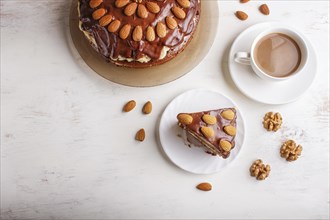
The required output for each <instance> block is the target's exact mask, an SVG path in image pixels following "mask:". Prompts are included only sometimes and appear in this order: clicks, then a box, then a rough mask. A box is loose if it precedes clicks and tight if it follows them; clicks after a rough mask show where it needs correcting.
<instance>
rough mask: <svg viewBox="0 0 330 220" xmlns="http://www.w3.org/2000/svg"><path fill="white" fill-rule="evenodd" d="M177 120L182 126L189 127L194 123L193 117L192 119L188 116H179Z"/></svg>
mask: <svg viewBox="0 0 330 220" xmlns="http://www.w3.org/2000/svg"><path fill="white" fill-rule="evenodd" d="M177 119H178V120H179V122H180V123H181V124H184V125H189V124H191V123H192V122H193V117H191V116H190V115H188V114H179V115H178V116H177Z"/></svg>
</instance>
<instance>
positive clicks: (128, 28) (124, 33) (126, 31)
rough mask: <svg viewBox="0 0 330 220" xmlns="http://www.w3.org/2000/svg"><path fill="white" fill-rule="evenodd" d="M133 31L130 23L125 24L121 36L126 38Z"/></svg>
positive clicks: (120, 32)
mask: <svg viewBox="0 0 330 220" xmlns="http://www.w3.org/2000/svg"><path fill="white" fill-rule="evenodd" d="M130 32H131V25H130V24H125V25H124V26H123V27H122V28H121V29H120V31H119V37H120V38H121V39H123V40H125V39H126V38H127V37H128V35H129V33H130Z"/></svg>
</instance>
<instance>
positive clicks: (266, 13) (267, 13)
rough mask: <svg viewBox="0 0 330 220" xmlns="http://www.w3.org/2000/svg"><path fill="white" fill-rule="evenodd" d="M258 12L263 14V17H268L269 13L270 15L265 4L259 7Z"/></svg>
mask: <svg viewBox="0 0 330 220" xmlns="http://www.w3.org/2000/svg"><path fill="white" fill-rule="evenodd" d="M259 10H260V12H261V13H263V14H264V15H269V13H270V11H269V8H268V5H267V4H262V5H260V7H259Z"/></svg>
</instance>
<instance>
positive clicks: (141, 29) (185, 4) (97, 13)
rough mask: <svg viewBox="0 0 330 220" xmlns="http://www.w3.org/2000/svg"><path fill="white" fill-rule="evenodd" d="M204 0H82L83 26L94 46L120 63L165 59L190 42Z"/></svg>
mask: <svg viewBox="0 0 330 220" xmlns="http://www.w3.org/2000/svg"><path fill="white" fill-rule="evenodd" d="M200 13H201V0H78V14H79V28H80V30H81V31H82V32H83V33H84V35H85V36H86V38H87V40H88V41H89V43H90V44H91V46H92V47H93V48H94V49H95V50H96V51H97V52H98V53H99V54H101V55H102V56H103V57H104V58H105V59H106V60H107V61H109V62H112V63H114V64H116V65H118V66H126V67H136V68H143V67H149V66H154V65H159V64H162V63H165V62H167V61H169V60H171V59H173V58H174V57H176V56H177V55H178V54H179V53H180V52H182V51H183V50H184V48H185V47H186V46H187V45H188V43H189V42H190V40H191V39H192V37H193V35H194V33H195V30H196V28H197V25H198V22H199V19H200Z"/></svg>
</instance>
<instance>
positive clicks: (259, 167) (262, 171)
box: [250, 159, 270, 180]
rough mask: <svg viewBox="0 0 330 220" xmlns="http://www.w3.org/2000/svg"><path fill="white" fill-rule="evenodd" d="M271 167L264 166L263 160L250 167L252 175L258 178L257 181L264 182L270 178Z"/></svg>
mask: <svg viewBox="0 0 330 220" xmlns="http://www.w3.org/2000/svg"><path fill="white" fill-rule="evenodd" d="M269 173H270V166H269V165H268V164H267V165H265V164H263V162H262V160H260V159H258V160H256V161H254V162H253V164H252V165H251V167H250V175H251V176H253V177H256V179H257V180H264V179H266V177H268V176H269Z"/></svg>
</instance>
